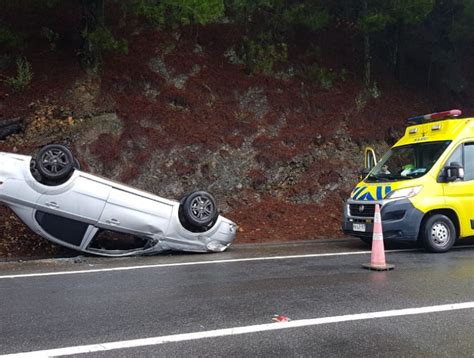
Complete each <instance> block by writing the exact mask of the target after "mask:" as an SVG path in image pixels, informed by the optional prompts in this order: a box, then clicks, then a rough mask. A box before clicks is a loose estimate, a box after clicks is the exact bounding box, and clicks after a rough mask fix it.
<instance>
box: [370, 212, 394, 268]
mask: <svg viewBox="0 0 474 358" xmlns="http://www.w3.org/2000/svg"><path fill="white" fill-rule="evenodd" d="M362 266H363V267H364V268H366V269H369V270H375V271H388V270H393V268H394V267H395V266H394V265H388V264H387V263H385V249H384V247H383V231H382V218H381V216H380V205H379V204H375V214H374V233H373V236H372V253H371V255H370V264H364V265H362Z"/></svg>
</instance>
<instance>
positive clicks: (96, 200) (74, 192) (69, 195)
mask: <svg viewBox="0 0 474 358" xmlns="http://www.w3.org/2000/svg"><path fill="white" fill-rule="evenodd" d="M109 193H110V186H109V185H106V184H104V183H101V182H98V181H95V180H93V179H92V178H88V177H84V176H81V175H79V176H76V177H73V178H72V179H71V181H70V182H68V183H66V184H63V185H60V186H51V188H50V189H49V190H47V191H46V192H45V193H44V194H43V195H41V196H40V197H39V199H38V201H37V205H36V213H35V218H36V221H37V223H38V224H39V225H40V227H41V228H42V229H43V230H44V231H45V232H47V233H48V234H49V235H50V236H53V237H54V238H55V239H57V240H61V241H64V242H66V243H68V244H70V245H74V246H81V242H82V239H83V238H84V236H87V235H89V234H90V231H91V230H93V227H94V225H96V224H97V222H98V220H99V218H100V215H101V214H102V211H103V209H104V207H105V203H106V201H107V198H108V196H109ZM68 233H69V234H68Z"/></svg>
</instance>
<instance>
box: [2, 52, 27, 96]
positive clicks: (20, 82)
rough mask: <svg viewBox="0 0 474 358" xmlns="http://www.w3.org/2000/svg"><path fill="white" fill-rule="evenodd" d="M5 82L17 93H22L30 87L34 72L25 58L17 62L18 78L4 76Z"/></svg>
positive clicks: (20, 58)
mask: <svg viewBox="0 0 474 358" xmlns="http://www.w3.org/2000/svg"><path fill="white" fill-rule="evenodd" d="M2 77H3V82H5V83H6V84H8V85H9V86H10V87H12V88H13V89H14V90H15V91H22V90H24V89H26V88H28V87H29V85H30V84H31V80H32V79H33V71H32V68H31V65H30V63H29V62H28V61H27V59H26V58H24V57H19V58H18V59H17V60H16V76H2Z"/></svg>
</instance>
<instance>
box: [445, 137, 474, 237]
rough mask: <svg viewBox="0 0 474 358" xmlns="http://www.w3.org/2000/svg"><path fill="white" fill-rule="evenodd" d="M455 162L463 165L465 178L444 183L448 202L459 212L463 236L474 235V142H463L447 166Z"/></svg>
mask: <svg viewBox="0 0 474 358" xmlns="http://www.w3.org/2000/svg"><path fill="white" fill-rule="evenodd" d="M453 162H457V163H460V164H462V165H463V167H464V179H463V180H457V181H454V182H450V183H444V184H443V187H444V195H445V197H446V203H447V204H448V206H449V207H451V208H453V209H454V210H456V212H457V213H458V216H459V221H460V225H461V236H463V237H465V236H472V235H474V142H467V143H464V144H461V145H460V146H459V147H458V148H457V149H456V150H455V151H454V152H453V154H452V155H451V157H450V158H449V159H448V161H447V162H446V163H445V166H447V165H449V164H450V163H453Z"/></svg>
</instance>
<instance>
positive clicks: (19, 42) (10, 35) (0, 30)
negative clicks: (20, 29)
mask: <svg viewBox="0 0 474 358" xmlns="http://www.w3.org/2000/svg"><path fill="white" fill-rule="evenodd" d="M23 44H24V39H23V36H21V35H20V34H18V33H15V32H13V31H11V30H10V29H9V28H8V27H6V26H2V25H1V24H0V45H1V46H5V47H10V48H15V49H16V48H20V47H22V46H23Z"/></svg>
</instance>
